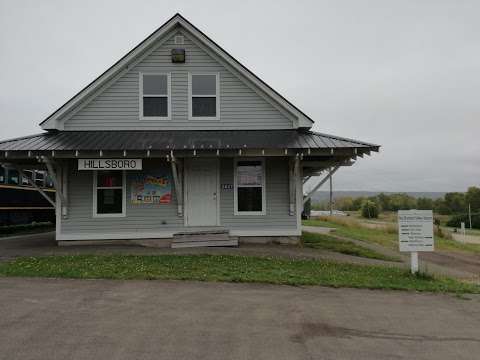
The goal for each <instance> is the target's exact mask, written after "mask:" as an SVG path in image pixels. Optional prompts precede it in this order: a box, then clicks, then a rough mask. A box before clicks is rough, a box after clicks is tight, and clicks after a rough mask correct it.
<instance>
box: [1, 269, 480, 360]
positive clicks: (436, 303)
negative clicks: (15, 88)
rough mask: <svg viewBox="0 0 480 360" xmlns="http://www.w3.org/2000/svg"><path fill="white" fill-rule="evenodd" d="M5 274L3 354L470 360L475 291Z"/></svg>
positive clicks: (478, 337)
mask: <svg viewBox="0 0 480 360" xmlns="http://www.w3.org/2000/svg"><path fill="white" fill-rule="evenodd" d="M468 298H469V299H460V298H457V297H455V296H453V295H438V294H437V295H433V294H424V293H413V292H395V291H372V290H354V289H332V288H324V287H291V286H273V285H262V284H225V283H200V282H175V281H171V282H163V281H110V280H68V279H23V278H0V359H9V360H11V359H72V360H74V359H209V360H210V359H404V358H405V359H407V358H408V359H412V358H414V359H473V358H475V357H476V356H478V354H479V353H480V297H479V296H473V295H472V296H470V295H469V296H468Z"/></svg>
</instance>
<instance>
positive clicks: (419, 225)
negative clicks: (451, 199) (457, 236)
mask: <svg viewBox="0 0 480 360" xmlns="http://www.w3.org/2000/svg"><path fill="white" fill-rule="evenodd" d="M398 239H399V244H400V251H401V252H410V257H411V259H410V264H411V271H412V274H415V273H417V272H418V252H419V251H433V250H434V246H433V242H434V241H433V212H432V210H399V211H398Z"/></svg>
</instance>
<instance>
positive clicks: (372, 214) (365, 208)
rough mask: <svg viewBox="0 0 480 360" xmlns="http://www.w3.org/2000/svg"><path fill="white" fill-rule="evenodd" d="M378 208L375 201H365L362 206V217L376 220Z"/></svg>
mask: <svg viewBox="0 0 480 360" xmlns="http://www.w3.org/2000/svg"><path fill="white" fill-rule="evenodd" d="M378 213H379V206H378V204H377V203H376V202H375V201H372V200H365V201H364V202H363V204H362V216H363V217H364V218H367V219H373V218H378Z"/></svg>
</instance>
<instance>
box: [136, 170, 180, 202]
mask: <svg viewBox="0 0 480 360" xmlns="http://www.w3.org/2000/svg"><path fill="white" fill-rule="evenodd" d="M171 201H172V180H171V176H170V174H169V173H167V172H166V171H165V172H159V173H153V174H141V175H137V176H135V178H134V179H133V180H132V185H131V202H132V204H137V205H140V204H153V205H156V204H170V203H171Z"/></svg>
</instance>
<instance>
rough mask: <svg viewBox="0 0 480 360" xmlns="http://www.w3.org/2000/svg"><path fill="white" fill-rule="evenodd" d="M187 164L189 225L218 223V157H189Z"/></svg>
mask: <svg viewBox="0 0 480 360" xmlns="http://www.w3.org/2000/svg"><path fill="white" fill-rule="evenodd" d="M185 165H186V166H185V168H186V183H187V184H186V187H185V190H186V220H187V225H188V226H215V225H218V224H217V219H218V206H217V204H218V201H217V196H218V194H217V191H218V161H217V159H201V158H193V159H187V161H186V163H185Z"/></svg>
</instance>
